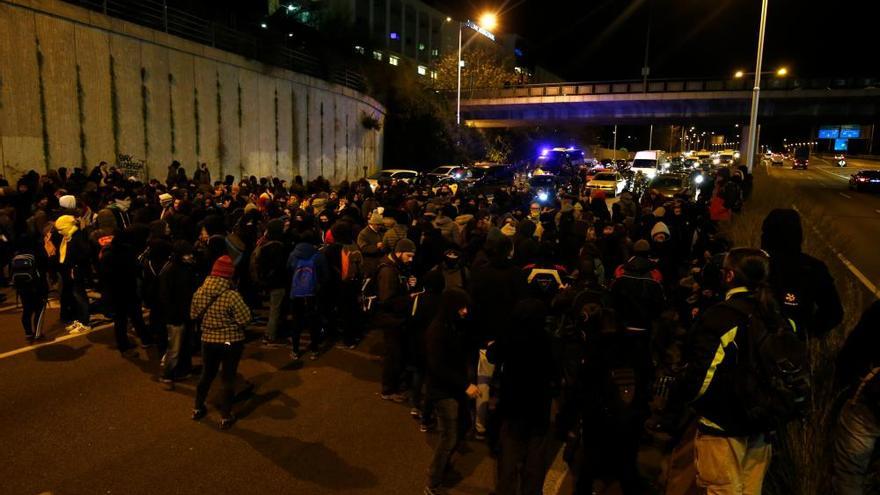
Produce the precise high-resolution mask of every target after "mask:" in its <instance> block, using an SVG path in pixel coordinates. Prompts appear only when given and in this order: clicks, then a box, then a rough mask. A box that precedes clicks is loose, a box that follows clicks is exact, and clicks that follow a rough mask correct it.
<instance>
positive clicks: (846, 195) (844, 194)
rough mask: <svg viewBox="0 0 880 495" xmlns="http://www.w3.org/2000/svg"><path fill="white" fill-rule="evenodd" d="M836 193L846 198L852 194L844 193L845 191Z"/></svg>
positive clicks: (849, 197) (850, 197)
mask: <svg viewBox="0 0 880 495" xmlns="http://www.w3.org/2000/svg"><path fill="white" fill-rule="evenodd" d="M837 194H840V195H841V196H843V197H844V198H846V199H852V196H850V195H849V194H846V193H837Z"/></svg>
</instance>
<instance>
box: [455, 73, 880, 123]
mask: <svg viewBox="0 0 880 495" xmlns="http://www.w3.org/2000/svg"><path fill="white" fill-rule="evenodd" d="M751 89H752V82H751V81H747V80H743V79H732V80H655V81H649V82H648V84H647V87H645V85H643V83H642V81H604V82H584V83H557V84H538V85H523V86H513V87H508V88H501V89H477V90H470V91H463V92H462V102H461V111H462V119H463V120H465V122H466V123H467V124H468V125H473V126H475V127H516V126H527V125H537V124H551V123H586V124H598V125H603V124H647V123H651V124H663V123H667V124H681V123H692V122H704V123H714V122H717V123H729V122H745V121H747V120H748V116H749V107H750V102H751V97H752V91H751ZM453 97H454V95H453ZM759 111H760V121H761V122H762V123H786V124H788V123H791V124H816V125H819V124H827V123H834V122H846V123H852V124H867V123H873V122H876V121H878V119H880V78H845V79H765V80H764V81H763V82H762V87H761V105H760V109H759Z"/></svg>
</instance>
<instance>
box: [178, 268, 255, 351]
mask: <svg viewBox="0 0 880 495" xmlns="http://www.w3.org/2000/svg"><path fill="white" fill-rule="evenodd" d="M189 316H190V318H192V319H194V320H197V319H199V317H201V320H202V342H209V343H220V344H222V343H224V342H239V341H242V340H244V326H245V325H247V324H248V323H249V322H250V321H251V310H250V308H248V306H247V304H245V302H244V299H242V298H241V294H239V293H238V291H236V290H235V289H233V288H232V284H231V282H230V281H229V280H227V279H225V278H221V277H208V278H206V279H205V283H203V284H202V286H201V287H199V288H198V290H196V293H195V294H194V295H193V300H192V305H190V308H189Z"/></svg>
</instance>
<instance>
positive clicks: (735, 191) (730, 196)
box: [722, 180, 743, 213]
mask: <svg viewBox="0 0 880 495" xmlns="http://www.w3.org/2000/svg"><path fill="white" fill-rule="evenodd" d="M742 196H743V195H742V188H741V187H740V185H739V184H738V183H736V182H734V181H732V180H731V181H727V183H726V184H724V191H723V195H722V199H723V200H724V207H725V208H727V209H728V210H733V211H735V212H737V213H738V212H740V211H742V205H743V200H742Z"/></svg>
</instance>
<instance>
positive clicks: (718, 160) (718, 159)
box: [712, 158, 721, 165]
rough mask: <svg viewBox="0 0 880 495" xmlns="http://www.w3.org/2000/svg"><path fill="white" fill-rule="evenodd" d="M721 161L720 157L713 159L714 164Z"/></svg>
mask: <svg viewBox="0 0 880 495" xmlns="http://www.w3.org/2000/svg"><path fill="white" fill-rule="evenodd" d="M719 163H721V159H720V158H715V159H714V160H712V165H718V164H719Z"/></svg>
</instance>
